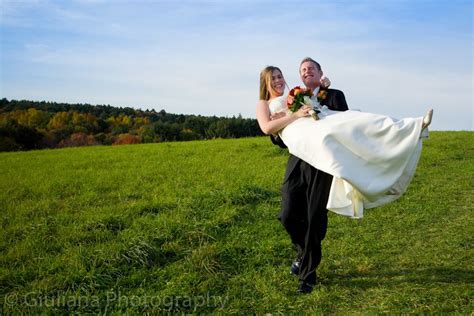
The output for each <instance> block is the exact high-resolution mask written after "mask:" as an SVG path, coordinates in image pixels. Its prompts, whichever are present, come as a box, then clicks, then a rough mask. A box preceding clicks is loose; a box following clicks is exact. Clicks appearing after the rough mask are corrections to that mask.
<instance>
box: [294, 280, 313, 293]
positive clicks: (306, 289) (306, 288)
mask: <svg viewBox="0 0 474 316" xmlns="http://www.w3.org/2000/svg"><path fill="white" fill-rule="evenodd" d="M313 288H314V284H312V283H308V282H305V281H301V282H300V286H299V287H298V290H296V294H308V293H311V292H312V291H313Z"/></svg>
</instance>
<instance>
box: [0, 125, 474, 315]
mask: <svg viewBox="0 0 474 316" xmlns="http://www.w3.org/2000/svg"><path fill="white" fill-rule="evenodd" d="M473 136H474V133H473V132H432V133H431V138H430V139H429V140H427V141H426V142H425V143H424V149H423V154H422V157H421V160H420V164H419V166H418V169H417V172H416V175H415V177H414V179H413V181H412V183H411V185H410V187H409V189H408V190H407V193H406V194H405V195H404V196H403V197H402V198H401V199H400V200H398V201H397V202H395V203H392V204H389V205H386V206H384V207H380V208H376V209H372V210H367V211H366V213H365V217H364V219H362V220H353V219H348V218H344V217H341V216H337V215H334V214H330V217H329V228H328V234H327V237H326V240H325V241H324V244H323V247H324V248H323V251H324V252H323V261H322V264H321V265H320V267H319V269H318V274H319V276H320V278H321V284H319V285H318V286H317V287H316V289H315V290H314V291H313V293H311V294H309V295H303V296H298V295H296V294H295V290H296V288H297V285H298V282H297V279H295V278H293V277H292V276H290V275H289V266H290V264H291V261H292V260H293V259H294V256H295V253H294V250H293V249H292V246H291V243H290V240H289V238H288V236H287V234H286V232H285V231H284V229H283V227H282V226H281V224H280V223H279V222H278V221H277V220H276V215H277V213H278V211H279V203H280V194H279V189H280V185H281V182H282V179H283V174H284V169H285V166H286V161H287V157H288V156H287V152H286V151H283V150H280V149H278V148H277V147H276V146H273V145H272V144H271V143H270V141H269V139H268V138H264V137H262V138H248V139H238V140H213V141H198V142H185V143H161V144H144V145H130V146H117V147H115V146H113V147H83V148H70V149H60V150H43V151H31V152H18V153H0V173H1V179H0V212H1V215H0V223H1V231H2V232H1V239H0V304H2V309H1V310H0V311H1V312H2V313H0V314H11V313H26V312H32V313H38V312H41V313H51V312H53V313H63V312H79V313H87V312H92V313H117V312H132V313H143V312H145V313H146V312H148V313H156V312H160V311H172V312H184V313H193V312H195V313H209V312H222V313H231V312H241V313H258V314H263V313H296V312H306V313H338V314H346V313H381V312H391V313H400V312H401V313H411V312H416V313H437V314H438V313H447V312H456V313H462V314H472V313H474V307H473V301H472V297H473V296H474V293H473V284H474V276H473V266H474V257H473V254H474V253H473V236H474V225H473V218H474V216H473V205H474V191H473V187H474V180H473V178H474V177H473V175H474V137H473Z"/></svg>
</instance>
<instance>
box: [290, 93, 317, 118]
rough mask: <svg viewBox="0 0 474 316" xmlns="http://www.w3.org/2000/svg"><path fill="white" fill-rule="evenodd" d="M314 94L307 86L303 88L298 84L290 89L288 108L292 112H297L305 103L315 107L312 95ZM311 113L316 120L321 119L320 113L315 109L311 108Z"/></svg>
mask: <svg viewBox="0 0 474 316" xmlns="http://www.w3.org/2000/svg"><path fill="white" fill-rule="evenodd" d="M312 96H313V92H312V91H311V90H309V89H307V88H301V87H300V86H296V87H294V88H293V89H291V90H290V93H288V98H287V101H286V104H287V106H288V109H289V110H290V111H291V112H296V111H298V110H299V108H301V107H302V106H303V105H309V106H311V107H313V108H314V104H313V101H312V100H311V97H312ZM309 113H310V114H311V116H312V117H313V119H315V120H319V117H318V115H317V114H316V112H315V111H314V110H310V111H309Z"/></svg>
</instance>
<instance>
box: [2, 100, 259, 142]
mask: <svg viewBox="0 0 474 316" xmlns="http://www.w3.org/2000/svg"><path fill="white" fill-rule="evenodd" d="M258 135H262V132H261V131H260V128H259V126H258V123H257V120H255V119H246V118H242V116H241V115H239V116H238V117H235V116H234V117H231V118H228V117H216V116H201V115H184V114H171V113H167V112H166V111H165V110H161V111H159V112H156V111H155V110H145V111H143V110H140V109H133V108H129V107H125V108H122V107H113V106H110V105H90V104H68V103H56V102H45V101H41V102H38V101H27V100H7V99H6V98H3V99H1V100H0V151H16V150H31V149H42V148H61V147H72V146H90V145H121V144H139V143H153V142H167V141H188V140H203V139H213V138H239V137H251V136H258Z"/></svg>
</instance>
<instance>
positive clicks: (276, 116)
mask: <svg viewBox="0 0 474 316" xmlns="http://www.w3.org/2000/svg"><path fill="white" fill-rule="evenodd" d="M285 115H286V113H285V112H277V113H273V114H270V120H271V121H273V120H277V119H279V118H282V117H284V116H285Z"/></svg>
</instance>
